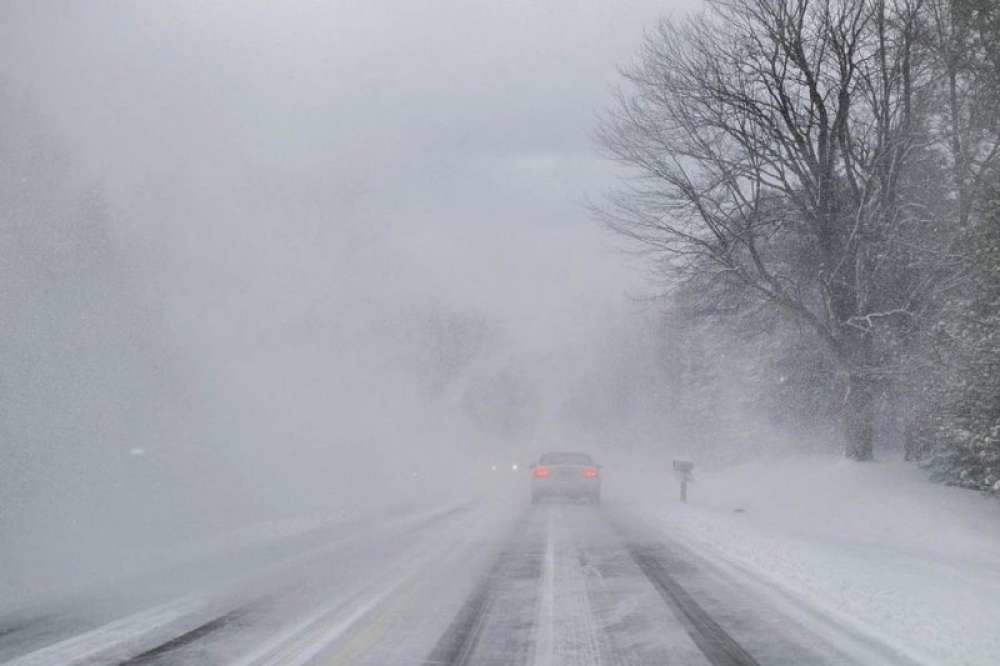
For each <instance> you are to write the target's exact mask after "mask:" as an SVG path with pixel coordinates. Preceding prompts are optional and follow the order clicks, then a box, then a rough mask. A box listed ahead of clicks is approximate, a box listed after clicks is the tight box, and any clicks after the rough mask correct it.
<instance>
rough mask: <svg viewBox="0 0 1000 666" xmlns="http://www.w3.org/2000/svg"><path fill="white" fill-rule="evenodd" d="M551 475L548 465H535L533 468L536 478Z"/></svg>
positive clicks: (544, 477)
mask: <svg viewBox="0 0 1000 666" xmlns="http://www.w3.org/2000/svg"><path fill="white" fill-rule="evenodd" d="M550 476H552V470H550V469H549V468H548V467H536V468H535V478H536V479H547V478H549V477H550Z"/></svg>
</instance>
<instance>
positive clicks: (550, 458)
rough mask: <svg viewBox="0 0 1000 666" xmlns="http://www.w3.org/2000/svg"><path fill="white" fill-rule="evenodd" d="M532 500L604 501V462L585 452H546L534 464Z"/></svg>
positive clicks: (532, 468)
mask: <svg viewBox="0 0 1000 666" xmlns="http://www.w3.org/2000/svg"><path fill="white" fill-rule="evenodd" d="M531 470H532V473H531V503H532V504H537V503H538V502H540V501H541V500H543V499H547V498H556V497H558V498H562V499H571V500H586V501H588V502H590V503H591V504H597V503H599V502H600V501H601V465H598V464H597V463H595V462H594V460H593V458H591V457H590V456H589V455H587V454H586V453H569V452H552V453H546V454H543V455H542V456H541V457H540V458H539V459H538V462H537V463H536V464H534V465H532V466H531Z"/></svg>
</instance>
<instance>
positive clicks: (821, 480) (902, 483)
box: [642, 456, 1000, 666]
mask: <svg viewBox="0 0 1000 666" xmlns="http://www.w3.org/2000/svg"><path fill="white" fill-rule="evenodd" d="M696 476H697V481H696V483H695V484H694V485H692V486H691V489H690V503H689V504H687V505H683V504H680V503H679V502H678V501H677V499H676V496H675V492H676V487H675V486H676V483H673V482H672V480H671V481H668V482H664V483H663V484H662V485H657V487H655V488H650V487H649V485H648V484H646V487H645V496H644V497H643V498H642V505H643V507H644V510H643V513H644V515H645V517H646V518H647V519H648V520H650V521H653V522H655V523H656V524H657V525H658V526H659V527H660V528H662V529H664V530H666V531H668V532H669V533H670V534H673V535H676V536H677V537H678V538H680V539H683V540H684V541H686V542H687V543H689V544H690V545H691V546H693V547H696V548H698V549H700V550H701V552H703V553H704V554H705V555H707V556H709V557H713V556H714V557H719V558H722V559H724V560H726V561H728V562H730V563H733V564H736V565H738V566H740V567H743V568H744V569H746V570H749V571H750V572H753V573H755V574H758V575H759V577H760V578H761V579H762V580H764V581H766V582H767V583H769V584H771V585H774V586H776V587H778V588H780V589H781V590H783V591H785V592H788V593H789V594H791V595H794V596H796V597H798V598H800V599H802V600H803V601H805V602H806V603H808V604H809V605H810V606H814V607H816V608H817V609H818V610H820V611H821V612H823V613H825V614H827V615H829V616H831V618H833V619H835V620H836V621H837V622H841V623H846V624H848V625H850V626H852V627H854V628H856V629H858V630H859V631H861V632H864V633H866V634H869V635H871V636H873V637H876V638H878V639H879V640H881V641H884V642H886V643H888V644H889V645H891V646H893V647H895V648H897V649H899V650H900V651H903V652H906V653H908V654H911V655H913V656H915V657H917V658H918V659H920V660H921V661H925V662H926V663H929V664H983V665H984V666H985V665H986V664H991V665H992V664H995V663H997V658H998V656H1000V632H997V630H996V628H997V621H998V618H1000V502H997V501H996V499H994V498H990V497H987V496H985V495H982V494H978V493H973V492H969V491H966V490H961V489H958V488H950V487H945V486H940V485H936V484H933V483H930V482H928V481H927V480H926V476H925V473H923V472H921V470H919V469H916V468H914V467H913V466H912V465H907V464H904V463H887V462H880V463H867V464H858V463H853V462H850V461H846V460H843V459H839V458H836V457H832V456H799V457H794V458H788V459H784V460H779V461H770V462H756V463H753V464H747V465H742V466H739V467H735V468H730V469H727V470H723V471H718V472H712V473H704V474H701V475H698V474H696Z"/></svg>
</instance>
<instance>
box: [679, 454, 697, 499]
mask: <svg viewBox="0 0 1000 666" xmlns="http://www.w3.org/2000/svg"><path fill="white" fill-rule="evenodd" d="M674 471H675V472H677V476H678V477H679V478H680V480H681V501H682V502H687V499H688V482H690V481H693V480H694V476H692V474H691V472H692V471H694V463H693V462H691V461H690V460H675V461H674Z"/></svg>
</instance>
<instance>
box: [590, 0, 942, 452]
mask: <svg viewBox="0 0 1000 666" xmlns="http://www.w3.org/2000/svg"><path fill="white" fill-rule="evenodd" d="M921 11H922V0H746V1H741V2H735V1H734V2H728V1H725V0H715V1H713V2H711V3H710V8H709V11H708V12H707V13H705V14H702V15H700V16H698V17H695V18H691V19H688V20H686V21H684V22H682V23H674V22H670V21H664V22H662V23H661V24H660V25H659V26H658V28H657V29H656V30H655V31H654V32H653V33H652V34H650V35H649V36H648V37H647V39H646V41H645V43H644V45H643V48H642V51H641V55H640V58H639V60H638V63H637V64H636V65H634V66H633V67H630V68H628V69H626V70H625V71H624V72H623V74H624V76H625V77H626V79H627V81H628V84H629V85H628V86H627V88H626V89H625V90H624V91H622V92H621V93H620V94H619V95H618V97H617V101H616V104H615V106H614V107H613V109H612V111H611V112H610V113H609V114H608V115H607V116H606V118H605V120H604V122H603V123H602V126H601V128H600V130H599V138H600V140H601V142H602V143H603V145H604V146H605V147H606V148H607V150H608V151H609V152H610V153H611V155H612V156H613V157H615V158H616V159H617V160H619V161H620V162H622V163H623V164H625V165H626V166H628V167H630V168H631V177H630V178H629V179H628V180H627V181H626V182H625V184H624V185H623V186H622V187H621V188H620V189H619V190H618V191H616V192H615V193H613V194H612V195H611V196H610V198H609V202H608V204H607V205H606V206H604V207H603V208H602V209H601V210H600V211H599V214H600V215H601V216H602V218H603V219H604V220H605V222H606V223H607V224H608V225H609V226H610V227H611V228H612V229H614V230H616V231H618V232H620V233H622V234H624V235H625V236H627V237H629V238H631V239H633V240H634V241H636V242H638V243H639V244H640V245H641V247H643V248H645V249H646V250H648V251H649V252H651V253H652V254H653V256H654V257H655V258H656V260H657V261H658V264H657V265H658V266H659V267H660V268H661V269H662V270H663V271H665V272H666V273H667V274H669V275H671V276H674V277H675V278H677V279H679V280H680V281H681V282H683V281H685V280H690V279H692V278H694V277H697V278H698V280H699V281H701V282H702V283H706V281H707V282H710V283H713V284H722V285H724V286H727V287H728V288H731V289H734V290H736V289H743V290H746V291H749V292H750V293H751V294H753V295H754V296H755V297H756V298H757V299H759V300H761V301H763V302H765V303H767V304H769V305H770V306H772V307H774V308H777V309H779V310H780V311H782V312H784V313H786V314H787V315H788V316H789V317H791V318H793V319H795V320H798V321H800V322H802V323H804V324H806V325H808V326H809V327H811V328H812V330H813V331H814V332H815V333H816V334H817V335H818V337H819V338H820V339H822V340H823V341H824V342H825V344H826V345H827V346H828V347H829V349H830V350H831V351H832V352H833V354H834V355H835V357H836V358H837V359H838V361H839V366H840V372H841V374H842V375H843V378H844V380H845V381H844V385H845V391H844V409H843V414H844V425H845V433H846V438H847V451H846V453H847V454H848V455H849V456H850V457H853V458H856V459H859V460H866V459H870V458H871V457H872V454H873V436H874V418H875V407H874V402H875V400H874V390H875V382H876V378H877V368H876V367H875V357H874V343H875V338H876V336H877V333H878V330H879V329H880V327H885V326H892V325H895V324H897V323H903V322H905V321H906V320H908V319H909V318H911V317H913V316H914V315H915V314H916V312H917V310H918V308H919V307H920V303H921V302H922V301H923V299H924V298H925V297H926V294H927V293H929V292H930V291H931V290H933V289H936V288H940V287H941V285H942V275H946V274H950V273H948V270H949V269H950V266H947V265H945V264H944V263H942V264H941V265H939V266H936V268H935V270H933V271H925V272H924V273H923V274H922V275H914V276H912V279H908V280H905V281H903V282H900V281H899V280H894V279H890V277H889V276H888V275H887V273H888V271H890V268H891V267H890V262H891V260H892V257H893V252H894V250H895V248H897V247H903V246H906V245H907V244H908V243H910V242H911V241H912V240H913V239H912V238H910V237H909V235H910V234H911V233H912V230H913V229H914V227H915V226H918V225H920V224H924V223H926V222H927V220H926V219H925V217H926V214H925V211H922V210H921V209H920V207H919V206H915V205H913V202H912V201H911V199H910V197H908V196H904V189H905V188H906V187H907V182H908V181H907V180H906V178H905V175H906V173H907V172H908V170H910V169H913V168H915V167H914V163H915V160H914V156H915V155H916V154H918V153H919V152H920V151H921V150H923V149H924V148H925V146H924V145H923V143H922V142H923V141H924V140H923V139H922V138H921V136H922V133H921V132H919V131H918V129H919V128H918V125H919V124H920V123H921V122H922V120H923V118H924V117H925V113H924V111H925V109H924V107H923V106H922V105H923V100H924V99H925V98H926V95H925V92H926V90H928V89H929V88H930V87H931V86H932V84H933V75H932V73H931V72H930V68H929V66H928V64H927V63H926V62H924V59H923V58H922V57H921V56H920V53H921V52H920V51H918V49H916V48H915V47H914V45H915V40H916V38H917V37H918V35H919V34H920V21H919V17H920V13H921Z"/></svg>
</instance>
